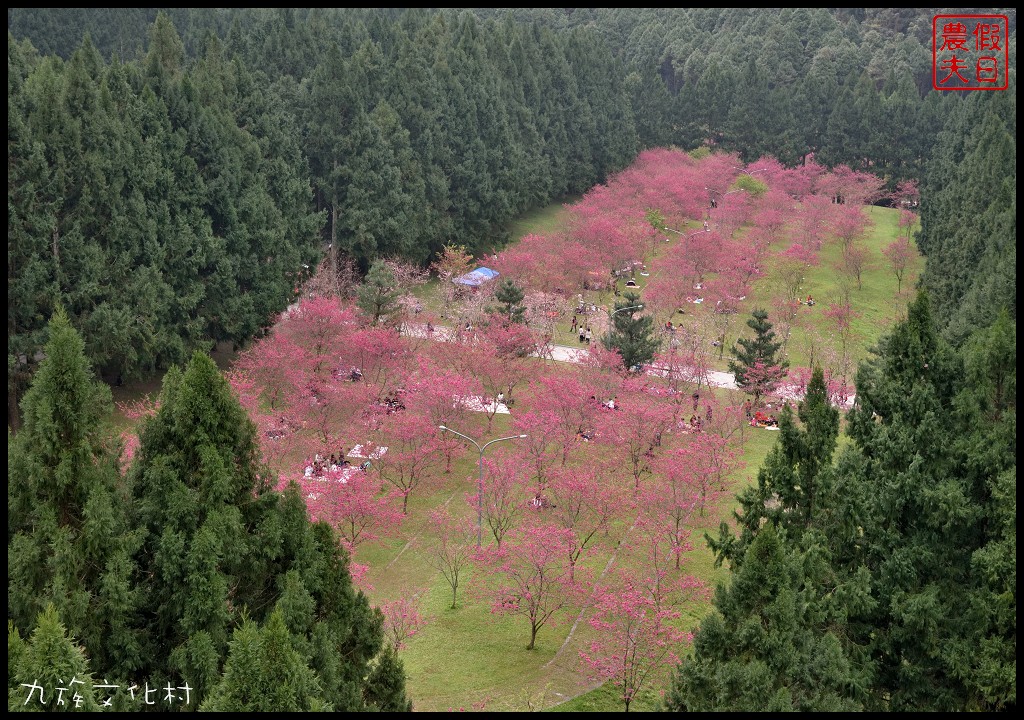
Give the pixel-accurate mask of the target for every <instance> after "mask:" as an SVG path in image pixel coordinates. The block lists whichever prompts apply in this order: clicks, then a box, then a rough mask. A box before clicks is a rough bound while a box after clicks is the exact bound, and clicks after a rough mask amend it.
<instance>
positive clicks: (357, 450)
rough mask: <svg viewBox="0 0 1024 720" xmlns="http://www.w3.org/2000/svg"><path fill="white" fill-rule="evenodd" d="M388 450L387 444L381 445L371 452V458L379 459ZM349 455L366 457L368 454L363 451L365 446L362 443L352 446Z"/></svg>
mask: <svg viewBox="0 0 1024 720" xmlns="http://www.w3.org/2000/svg"><path fill="white" fill-rule="evenodd" d="M387 451H388V449H387V446H381V447H379V448H377V449H376V450H374V451H373V452H371V453H370V459H371V460H379V459H380V458H381V457H383V456H384V454H385V453H386V452H387ZM348 456H349V457H354V458H365V457H366V455H365V454H364V453H363V446H362V445H356V446H355V447H354V448H352V449H351V450H350V451H349V453H348Z"/></svg>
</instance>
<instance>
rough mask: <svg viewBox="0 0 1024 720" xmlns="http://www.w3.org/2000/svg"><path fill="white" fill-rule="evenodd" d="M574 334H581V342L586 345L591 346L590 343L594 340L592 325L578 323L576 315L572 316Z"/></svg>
mask: <svg viewBox="0 0 1024 720" xmlns="http://www.w3.org/2000/svg"><path fill="white" fill-rule="evenodd" d="M572 332H574V333H575V332H579V335H580V342H581V343H586V344H587V345H589V344H590V341H591V340H592V339H593V338H594V335H593V333H592V332H591V331H590V325H585V324H584V323H578V322H577V321H576V316H575V315H573V316H572Z"/></svg>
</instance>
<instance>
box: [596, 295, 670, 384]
mask: <svg viewBox="0 0 1024 720" xmlns="http://www.w3.org/2000/svg"><path fill="white" fill-rule="evenodd" d="M643 307H644V306H643V305H642V304H641V303H640V296H639V295H637V294H636V293H635V292H626V293H623V295H622V297H621V298H620V299H619V300H616V301H615V309H614V310H612V315H611V318H610V320H611V323H612V327H611V331H610V332H609V333H608V335H607V336H606V337H605V338H604V339H603V340H602V342H603V344H604V346H605V348H606V349H608V350H617V351H618V352H619V354H620V355H621V356H622V364H623V365H624V366H625V367H626V368H627V369H630V370H632V369H635V368H641V367H643V366H644V365H646V364H647V363H649V362H650V361H651V358H653V357H654V353H655V352H657V350H658V339H657V337H656V336H655V334H654V319H653V318H652V317H651V316H650V315H638V314H637V313H639V312H640V311H641V310H643Z"/></svg>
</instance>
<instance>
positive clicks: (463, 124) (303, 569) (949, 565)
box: [8, 8, 1016, 711]
mask: <svg viewBox="0 0 1024 720" xmlns="http://www.w3.org/2000/svg"><path fill="white" fill-rule="evenodd" d="M936 12H938V10H932V9H919V8H885V9H784V10H781V11H780V10H761V9H708V8H705V9H699V8H693V9H640V10H627V9H515V10H509V9H479V10H475V11H470V10H462V11H453V10H421V9H411V10H398V9H392V10H387V9H385V10H346V9H186V8H179V9H168V10H164V11H159V12H158V11H157V10H156V9H139V8H136V9H116V10H115V9H95V10H88V9H31V8H11V9H8V446H9V448H8V449H9V460H8V510H9V519H8V619H9V641H8V648H9V668H10V670H9V690H10V688H12V687H13V688H15V689H17V688H18V686H19V684H20V683H27V682H34V681H35V680H37V679H45V678H50V682H48V683H41V684H48V686H53V685H54V682H55V679H56V678H63V677H64V676H65V675H67V676H72V675H84V674H85V673H87V672H92V677H93V678H94V682H95V681H96V680H98V679H100V678H104V677H109V678H111V679H112V680H113V679H114V678H120V679H125V678H137V679H145V678H150V679H153V680H154V681H156V682H159V681H161V680H166V679H168V678H170V677H189V678H195V684H196V686H195V687H194V688H192V689H191V691H192V692H193V695H192V697H191V701H192V706H193V709H195V708H196V707H199V706H200V705H201V706H202V707H203V708H204V709H213V710H233V709H253V710H268V709H274V710H282V709H289V710H318V709H319V710H326V709H333V710H353V711H355V710H385V711H387V710H405V709H408V708H409V699H408V698H407V697H406V696H405V691H404V685H403V682H404V681H403V680H402V678H403V674H402V668H401V662H400V660H398V659H397V657H396V656H395V655H394V652H393V651H391V650H389V649H388V648H387V647H386V646H385V644H384V640H383V631H382V617H381V615H380V612H379V611H378V610H375V609H374V608H372V607H371V606H370V604H369V602H368V601H367V599H366V598H365V596H363V594H362V593H361V592H360V591H358V590H357V589H356V588H355V587H354V586H353V584H352V581H351V578H350V575H349V569H348V558H347V555H346V553H345V552H344V551H343V550H341V549H340V548H339V546H338V544H337V539H336V537H334V535H333V534H332V531H331V530H330V529H329V528H327V527H326V526H324V525H318V524H311V523H309V521H308V520H307V519H306V515H305V508H304V505H303V501H302V499H301V498H300V497H298V495H297V494H296V493H294V492H289V493H285V494H279V493H276V492H273V491H272V490H271V486H272V484H273V479H272V478H270V477H268V472H267V470H266V468H265V467H263V466H262V465H261V464H260V463H259V453H258V450H257V440H256V437H255V429H254V427H253V425H252V423H251V422H250V421H249V420H248V418H246V417H245V414H244V411H243V410H242V409H241V408H240V406H239V405H238V403H237V402H236V401H235V400H234V399H233V398H232V397H231V393H230V389H229V388H228V386H227V384H226V382H225V381H224V380H223V378H222V377H221V376H220V374H219V373H218V372H217V370H216V367H215V366H214V364H213V363H212V361H211V360H209V358H208V357H206V355H205V351H209V350H210V348H211V347H213V346H214V344H216V343H219V342H229V343H233V344H235V345H236V346H239V347H240V346H242V345H244V344H245V343H246V342H247V341H248V340H250V339H251V338H253V337H257V336H259V335H260V334H261V333H262V332H264V330H265V329H266V328H267V326H268V325H269V324H270V323H271V322H272V321H273V319H274V318H275V317H276V315H277V314H278V313H280V312H281V311H282V310H284V309H285V308H286V307H287V306H288V305H289V303H291V302H292V301H293V300H294V299H295V297H296V293H297V291H298V290H297V289H298V288H299V287H300V285H301V283H303V282H304V281H305V280H306V279H307V278H308V277H309V275H310V274H311V272H313V271H314V270H315V269H316V268H317V267H318V266H320V265H321V263H325V262H326V263H327V267H329V268H332V270H333V271H334V272H339V268H340V267H342V266H343V265H348V266H351V267H353V268H354V269H355V272H357V273H364V272H366V271H367V270H368V268H369V267H370V266H371V264H372V263H373V261H374V260H376V259H379V258H384V257H386V258H401V259H404V260H407V261H410V262H412V263H415V264H417V265H420V266H424V267H425V266H426V265H427V264H428V263H429V262H430V261H431V260H432V259H433V258H434V257H435V256H436V254H437V253H438V252H439V251H440V250H441V248H442V247H443V246H445V245H446V244H451V243H456V244H460V245H464V246H466V247H467V248H468V249H469V251H470V252H471V253H474V254H477V253H482V252H484V251H487V250H490V249H493V248H495V247H499V246H500V245H501V244H502V243H504V242H506V241H507V240H508V230H507V228H508V224H509V222H510V221H511V220H512V219H514V218H515V217H517V216H519V215H520V214H522V213H523V212H525V211H528V210H530V209H534V208H537V207H541V206H544V205H547V204H549V203H551V202H553V201H558V200H560V199H563V198H566V197H570V196H572V195H574V194H578V193H581V192H584V191H586V190H587V189H588V188H590V187H591V186H593V185H594V184H595V183H601V182H603V181H604V180H605V179H606V178H607V177H608V176H609V175H610V174H611V173H614V172H615V171H617V170H619V169H622V168H624V167H626V166H627V165H628V164H629V163H631V162H632V161H633V159H634V158H635V157H636V155H637V154H638V152H639V151H641V150H642V149H645V148H650V147H658V146H665V145H677V146H679V147H682V148H684V149H687V150H690V149H694V148H698V147H702V146H706V147H710V148H712V149H721V150H726V151H734V152H737V153H739V155H740V156H741V157H742V158H743V159H744V160H747V161H749V160H753V159H756V158H758V157H760V156H761V155H773V156H775V157H777V158H779V159H780V160H781V161H782V162H784V163H787V164H790V165H795V164H799V163H801V162H804V161H805V159H806V158H807V157H808V156H810V155H811V154H813V156H814V157H815V159H816V160H817V161H818V162H820V163H822V164H826V165H837V164H846V165H849V166H850V167H852V168H854V169H858V170H863V171H868V172H874V173H878V174H879V175H880V176H881V177H883V178H884V179H885V181H886V183H887V184H888V186H889V187H890V188H895V187H896V186H897V185H898V184H899V183H902V182H905V181H915V182H917V183H918V184H919V186H920V189H921V201H920V210H919V211H920V221H921V229H920V232H919V233H918V235H917V238H916V241H917V244H918V247H919V248H920V250H921V252H922V253H923V254H924V255H925V256H926V260H927V264H926V269H925V272H924V274H923V276H922V279H921V282H920V287H919V288H918V291H919V292H918V296H917V299H916V300H915V301H914V302H913V303H912V305H911V307H910V310H909V312H908V316H907V317H906V318H905V319H904V320H903V321H902V322H901V323H899V324H897V326H896V327H895V328H894V329H893V330H892V332H891V333H890V334H888V335H887V336H886V337H884V338H883V340H882V341H881V342H880V343H879V344H878V347H877V348H875V353H874V357H873V359H872V360H870V361H869V362H867V363H864V364H863V365H862V366H861V368H860V370H859V372H858V375H857V382H856V385H857V397H858V402H857V405H856V406H855V408H854V409H853V410H852V411H850V413H849V414H848V415H847V417H846V421H847V425H846V432H847V434H848V435H849V439H850V440H851V442H849V443H847V444H846V445H844V446H842V447H841V448H840V447H839V444H838V442H837V438H838V434H839V415H838V411H836V410H835V409H834V408H831V407H830V406H829V405H828V403H827V401H826V400H825V391H824V386H823V381H822V379H821V378H820V376H816V378H815V381H813V382H812V384H811V388H810V390H809V392H808V394H807V397H806V398H805V399H804V401H803V402H802V403H801V404H800V407H799V409H798V410H797V411H796V412H790V411H788V410H787V411H786V412H784V413H783V414H782V416H781V418H780V426H781V430H780V432H779V442H778V444H777V446H776V447H775V449H773V450H772V451H771V453H770V454H769V456H768V458H767V460H766V461H765V464H764V466H763V467H762V468H761V469H760V472H759V473H758V476H757V484H756V486H755V487H752V488H750V489H748V490H747V491H746V492H745V493H743V494H742V495H741V496H740V498H739V504H740V510H739V511H738V512H737V516H736V522H735V523H734V525H733V526H732V527H730V526H727V525H723V526H722V528H721V530H720V531H719V532H718V533H717V534H715V535H713V536H709V538H708V540H709V542H710V544H711V546H712V548H713V549H714V550H715V552H716V553H717V556H718V560H719V562H720V563H722V564H724V565H726V566H728V567H729V569H730V572H731V582H730V583H728V584H726V585H723V586H722V587H720V588H719V589H718V592H717V595H716V599H715V610H714V612H713V613H712V615H711V616H709V617H708V618H707V619H705V620H704V621H703V623H702V624H701V628H700V630H699V631H698V633H697V635H696V638H695V641H694V652H693V654H692V655H691V656H690V657H688V658H687V659H685V660H684V661H683V662H682V664H681V665H680V666H679V667H678V668H677V670H676V672H675V674H674V676H673V680H672V684H671V687H670V688H668V689H667V691H666V695H665V701H664V705H665V708H666V709H668V710H676V711H682V710H698V711H700V710H733V711H741V710H790V709H796V710H816V711H817V710H826V711H828V710H839V711H845V710H869V711H920V710H924V711H929V710H930V711H960V710H983V711H984V710H1012V709H1014V708H1015V706H1016V500H1015V498H1016V459H1015V452H1016V424H1015V423H1016V420H1015V418H1016V414H1015V413H1016V266H1015V262H1016V95H1015V90H1016V75H1015V72H1016V70H1015V69H1016V39H1015V38H1016V35H1015V11H1013V10H998V9H996V10H992V11H991V12H997V13H1005V14H1007V15H1009V17H1010V18H1011V23H1010V32H1011V42H1010V58H1011V73H1010V89H1009V90H1008V91H1006V92H974V93H956V92H947V93H941V92H937V91H933V90H932V89H931V49H930V42H931V19H932V16H933V15H934V14H935V13H936ZM974 12H981V11H979V10H975V11H974ZM172 366H180V369H179V368H175V369H172V370H170V371H169V372H168V373H167V375H166V378H165V380H164V387H163V393H162V395H161V402H160V410H159V412H158V413H157V414H156V415H155V416H154V417H152V418H151V419H149V420H147V421H146V423H145V426H144V430H143V432H142V434H141V436H140V437H141V447H140V448H139V450H138V452H137V454H136V456H135V459H134V462H133V463H132V464H131V466H130V468H129V469H128V470H127V471H126V472H125V471H124V470H123V468H122V467H121V464H120V462H119V461H120V451H121V448H120V447H118V446H117V443H116V442H114V441H112V440H111V439H110V438H109V437H108V435H107V434H106V431H105V422H106V420H105V419H106V417H107V415H108V414H109V409H110V402H111V401H110V389H109V387H107V384H108V383H111V382H113V381H114V380H115V379H118V378H124V379H128V378H134V377H139V376H142V375H145V374H148V373H151V372H154V371H158V370H162V369H166V368H170V367H172ZM98 378H102V379H104V380H105V381H106V383H104V382H100V381H99V380H98ZM195 508H201V512H193V511H192V509H195ZM72 637H73V638H74V639H75V643H80V644H81V646H82V647H84V648H85V651H86V652H85V654H83V653H82V650H81V649H80V648H79V647H78V646H77V645H76V644H74V643H72V641H71V639H70V638H72ZM55 657H59V658H60V662H59V663H57V664H56V665H55V664H54V660H53V659H54V658H55ZM280 687H291V688H293V689H294V692H292V693H290V694H287V696H284V695H281V696H276V695H273V694H271V692H270V689H272V688H280ZM13 697H14V695H13V694H12V695H11V698H13ZM23 697H24V693H23V692H21V691H19V694H18V698H19V701H20V699H21V698H23ZM256 697H259V698H261V702H263V703H264V704H263V705H258V704H256V702H255V701H254V698H256ZM12 702H13V700H12ZM112 703H113V707H120V708H127V707H128V700H127V698H126V697H124V696H123V695H121V696H118V697H114V698H113V699H112ZM12 707H13V705H12Z"/></svg>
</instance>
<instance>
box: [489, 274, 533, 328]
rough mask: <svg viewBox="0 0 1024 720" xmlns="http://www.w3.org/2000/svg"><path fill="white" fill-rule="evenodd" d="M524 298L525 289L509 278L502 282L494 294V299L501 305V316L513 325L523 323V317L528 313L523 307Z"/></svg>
mask: <svg viewBox="0 0 1024 720" xmlns="http://www.w3.org/2000/svg"><path fill="white" fill-rule="evenodd" d="M524 297H526V293H524V292H523V289H522V288H521V287H519V286H518V285H516V283H515V281H514V280H511V279H509V278H505V279H504V280H502V281H501V284H500V285H499V286H498V289H497V290H496V291H495V292H494V299H495V300H497V301H498V302H499V303H501V314H502V315H503V316H505V318H507V319H508V321H509V322H513V323H521V322H523V315H524V314H525V313H526V308H525V307H523V298H524Z"/></svg>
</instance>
